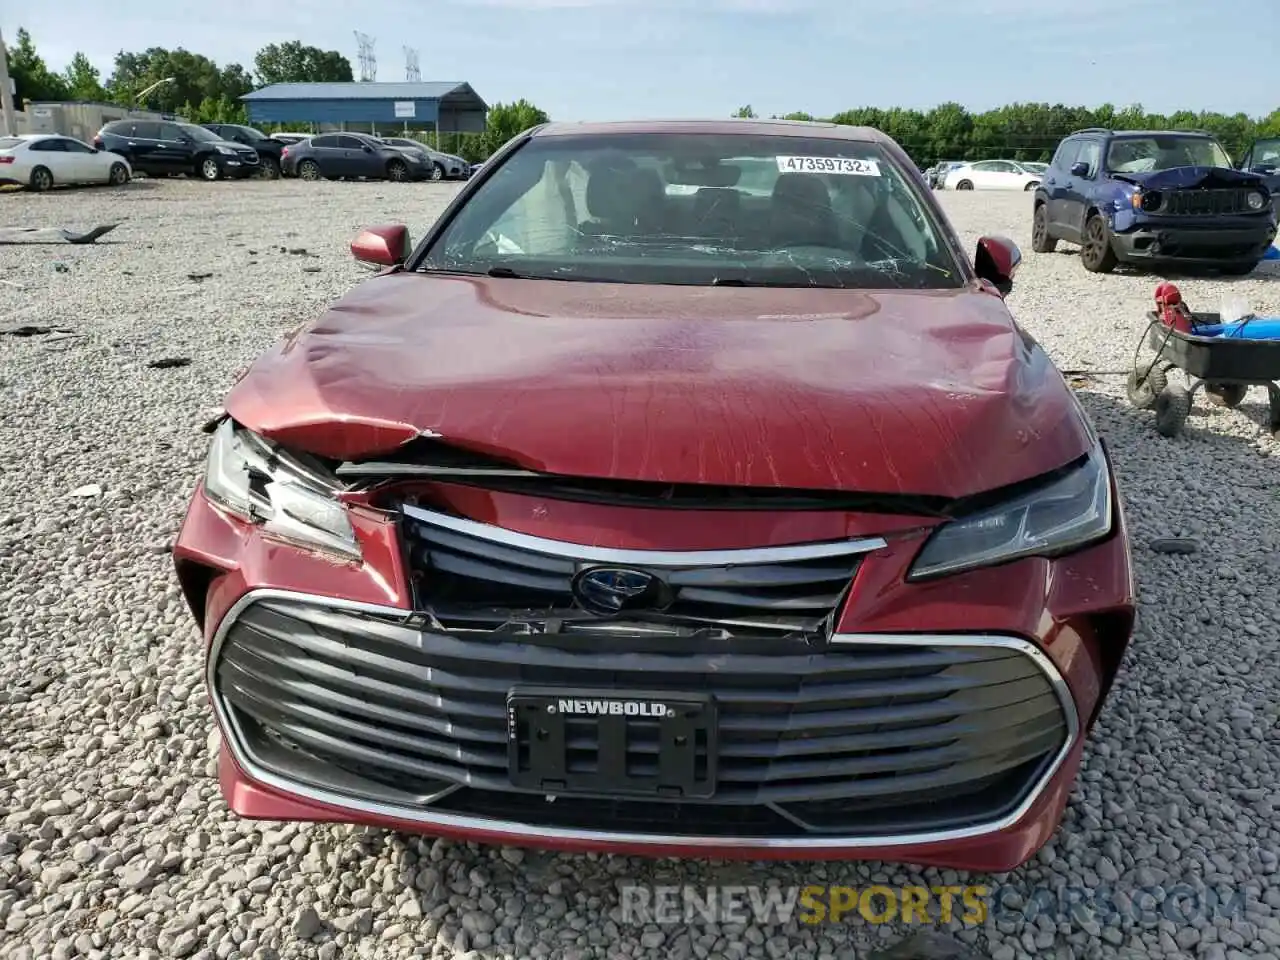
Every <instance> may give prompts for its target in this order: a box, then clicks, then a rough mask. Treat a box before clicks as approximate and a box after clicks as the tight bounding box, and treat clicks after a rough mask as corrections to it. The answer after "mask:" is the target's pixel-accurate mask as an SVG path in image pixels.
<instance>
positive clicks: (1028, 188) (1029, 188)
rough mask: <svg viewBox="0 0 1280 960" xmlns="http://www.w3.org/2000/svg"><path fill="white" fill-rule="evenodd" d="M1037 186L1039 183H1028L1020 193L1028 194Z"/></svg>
mask: <svg viewBox="0 0 1280 960" xmlns="http://www.w3.org/2000/svg"><path fill="white" fill-rule="evenodd" d="M1038 186H1040V181H1039V180H1032V181H1031V182H1030V183H1028V184H1027V185H1026V186H1025V187H1023V188H1022V191H1023V193H1030V192H1031V191H1032V190H1034V189H1035V188H1036V187H1038Z"/></svg>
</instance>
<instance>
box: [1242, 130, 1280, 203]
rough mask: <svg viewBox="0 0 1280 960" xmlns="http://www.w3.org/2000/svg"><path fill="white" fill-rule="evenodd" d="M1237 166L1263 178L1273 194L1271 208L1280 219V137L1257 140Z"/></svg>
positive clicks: (1250, 145)
mask: <svg viewBox="0 0 1280 960" xmlns="http://www.w3.org/2000/svg"><path fill="white" fill-rule="evenodd" d="M1236 166H1237V167H1238V168H1239V169H1240V170H1244V171H1245V172H1247V173H1256V174H1257V175H1258V176H1260V177H1262V182H1263V183H1265V184H1266V187H1267V190H1268V191H1269V192H1270V194H1271V206H1272V208H1273V209H1274V210H1275V212H1276V216H1278V217H1280V137H1267V138H1266V139H1263V140H1255V141H1254V142H1253V143H1251V144H1249V147H1248V149H1247V150H1245V152H1244V155H1243V156H1242V157H1241V158H1240V162H1239V163H1238V164H1237V165H1236Z"/></svg>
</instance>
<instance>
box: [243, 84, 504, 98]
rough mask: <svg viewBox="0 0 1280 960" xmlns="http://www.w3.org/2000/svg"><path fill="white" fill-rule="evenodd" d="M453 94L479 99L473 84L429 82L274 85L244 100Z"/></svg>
mask: <svg viewBox="0 0 1280 960" xmlns="http://www.w3.org/2000/svg"><path fill="white" fill-rule="evenodd" d="M450 94H457V95H459V96H461V97H475V99H477V100H479V99H480V98H479V97H478V96H477V95H476V92H475V91H474V90H472V89H471V85H470V84H469V83H462V82H461V81H456V80H437V81H430V82H425V83H273V84H271V85H270V86H266V87H263V88H262V89H261V90H254V91H253V92H252V93H246V94H245V95H244V96H243V97H241V98H240V99H241V100H443V99H444V98H445V97H447V96H449V95H450Z"/></svg>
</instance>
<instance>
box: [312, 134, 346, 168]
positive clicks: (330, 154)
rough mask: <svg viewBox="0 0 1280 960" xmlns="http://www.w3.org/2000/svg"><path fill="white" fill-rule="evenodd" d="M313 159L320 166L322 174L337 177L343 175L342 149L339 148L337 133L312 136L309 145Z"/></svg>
mask: <svg viewBox="0 0 1280 960" xmlns="http://www.w3.org/2000/svg"><path fill="white" fill-rule="evenodd" d="M307 151H308V153H309V154H310V156H311V159H312V160H314V161H315V162H316V166H318V167H319V168H320V176H322V177H330V178H337V177H340V176H342V175H343V174H342V151H341V150H340V149H339V148H338V137H337V135H336V134H326V135H325V136H322V137H312V138H311V142H310V143H309V144H308V145H307Z"/></svg>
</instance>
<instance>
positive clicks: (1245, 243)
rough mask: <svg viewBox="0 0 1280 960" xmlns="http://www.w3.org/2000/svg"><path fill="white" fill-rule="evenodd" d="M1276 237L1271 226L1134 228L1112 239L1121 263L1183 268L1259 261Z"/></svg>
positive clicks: (1274, 230) (1267, 224)
mask: <svg viewBox="0 0 1280 960" xmlns="http://www.w3.org/2000/svg"><path fill="white" fill-rule="evenodd" d="M1275 236H1276V228H1275V226H1274V224H1269V223H1263V224H1259V225H1256V226H1252V225H1251V226H1247V227H1233V228H1225V229H1224V228H1217V227H1177V226H1171V227H1165V226H1159V227H1145V226H1143V227H1137V228H1135V229H1133V230H1129V231H1126V232H1124V233H1116V234H1113V236H1112V248H1113V249H1114V250H1115V253H1116V256H1117V257H1119V258H1120V259H1121V260H1125V261H1130V262H1142V263H1148V262H1167V263H1182V264H1187V265H1200V264H1206V265H1207V264H1219V263H1243V262H1245V261H1249V260H1254V261H1257V260H1261V259H1262V257H1263V255H1264V254H1265V253H1266V252H1267V250H1268V249H1269V248H1270V246H1271V243H1272V241H1273V240H1274V239H1275Z"/></svg>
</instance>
